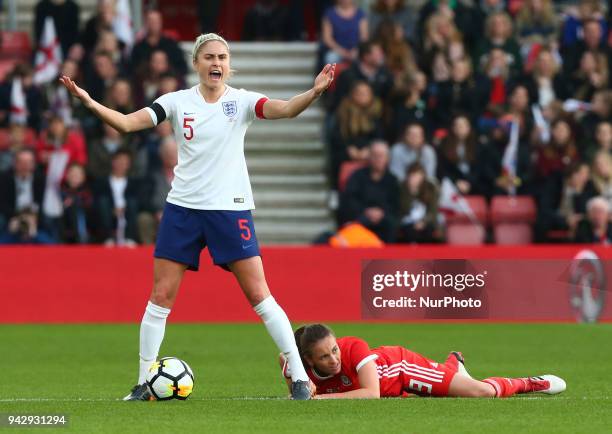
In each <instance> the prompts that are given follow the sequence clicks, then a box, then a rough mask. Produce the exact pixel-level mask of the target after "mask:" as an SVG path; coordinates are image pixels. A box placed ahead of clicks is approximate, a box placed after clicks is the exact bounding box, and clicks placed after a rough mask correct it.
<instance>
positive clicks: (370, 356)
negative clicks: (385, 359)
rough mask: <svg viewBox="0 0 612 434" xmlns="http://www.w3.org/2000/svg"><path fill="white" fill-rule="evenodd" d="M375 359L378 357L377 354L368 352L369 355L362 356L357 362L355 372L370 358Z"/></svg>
mask: <svg viewBox="0 0 612 434" xmlns="http://www.w3.org/2000/svg"><path fill="white" fill-rule="evenodd" d="M376 359H378V354H370V355H369V356H367V357H366V358H364V359H363V360H362V361H361V362H359V363H357V367H356V368H355V369H356V370H357V372H359V370H360V369H361V368H362V367H363V365H365V364H366V363H368V362H369V361H371V360H376Z"/></svg>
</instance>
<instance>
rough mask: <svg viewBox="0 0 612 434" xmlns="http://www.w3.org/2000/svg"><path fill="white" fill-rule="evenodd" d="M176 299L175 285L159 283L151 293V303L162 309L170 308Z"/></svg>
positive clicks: (156, 283)
mask: <svg viewBox="0 0 612 434" xmlns="http://www.w3.org/2000/svg"><path fill="white" fill-rule="evenodd" d="M175 298H176V289H175V288H173V285H171V284H169V283H167V282H164V281H159V282H155V284H154V285H153V291H151V302H152V303H154V304H156V305H158V306H162V307H167V308H170V307H172V305H173V304H174V299H175Z"/></svg>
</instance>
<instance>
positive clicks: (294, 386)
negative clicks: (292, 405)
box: [291, 380, 310, 401]
mask: <svg viewBox="0 0 612 434" xmlns="http://www.w3.org/2000/svg"><path fill="white" fill-rule="evenodd" d="M291 399H295V400H296V401H307V400H309V399H310V384H309V382H308V381H301V380H297V381H294V382H293V383H291Z"/></svg>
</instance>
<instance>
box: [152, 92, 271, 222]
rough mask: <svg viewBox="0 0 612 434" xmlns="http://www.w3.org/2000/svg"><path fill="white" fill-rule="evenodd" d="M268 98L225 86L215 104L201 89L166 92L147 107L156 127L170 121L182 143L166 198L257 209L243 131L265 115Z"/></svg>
mask: <svg viewBox="0 0 612 434" xmlns="http://www.w3.org/2000/svg"><path fill="white" fill-rule="evenodd" d="M266 100H267V98H266V97H265V96H264V95H262V94H260V93H256V92H249V91H246V90H244V89H234V88H232V87H230V86H226V90H225V93H224V94H223V96H221V98H219V100H218V101H217V102H215V103H207V102H206V100H205V99H204V97H203V96H202V94H201V93H200V90H199V87H198V86H194V87H192V88H191V89H186V90H179V91H177V92H171V93H168V94H166V95H162V96H160V97H159V98H157V100H155V102H154V103H153V104H152V105H151V107H147V111H148V112H149V114H150V115H151V119H153V123H154V124H155V125H157V124H158V123H159V122H162V121H163V120H164V119H166V118H167V119H168V120H169V121H170V122H171V123H172V128H173V130H174V137H175V138H176V142H177V143H178V164H177V165H176V167H175V168H174V180H173V181H172V189H171V190H170V193H168V198H167V200H168V202H170V203H172V204H175V205H179V206H182V207H185V208H192V209H208V210H235V211H240V210H249V209H254V208H255V202H254V201H253V193H252V191H251V183H250V181H249V173H248V171H247V166H246V160H245V158H244V135H245V133H246V130H247V127H248V126H249V125H250V124H251V122H252V121H253V119H255V117H256V116H257V117H260V118H263V104H264V102H265V101H266Z"/></svg>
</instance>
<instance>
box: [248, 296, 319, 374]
mask: <svg viewBox="0 0 612 434" xmlns="http://www.w3.org/2000/svg"><path fill="white" fill-rule="evenodd" d="M253 309H255V312H256V313H257V315H259V316H260V317H261V319H262V320H263V322H264V324H265V325H266V328H267V329H268V333H270V336H272V339H273V340H274V342H275V343H276V346H278V349H279V350H281V352H282V353H283V354H284V355H285V357H286V358H287V362H288V364H289V371H290V372H291V380H292V381H297V380H302V381H308V375H307V374H306V371H305V370H304V365H302V359H301V358H300V353H299V352H298V348H297V345H296V344H295V338H294V336H293V330H292V329H291V323H290V322H289V318H287V314H285V311H284V310H283V309H282V308H281V307H280V306H279V305H278V303H277V302H276V300H274V297H272V296H269V297H268V298H266V299H265V300H264V301H262V302H261V303H259V304H258V305H257V306H255V307H254V308H253Z"/></svg>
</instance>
